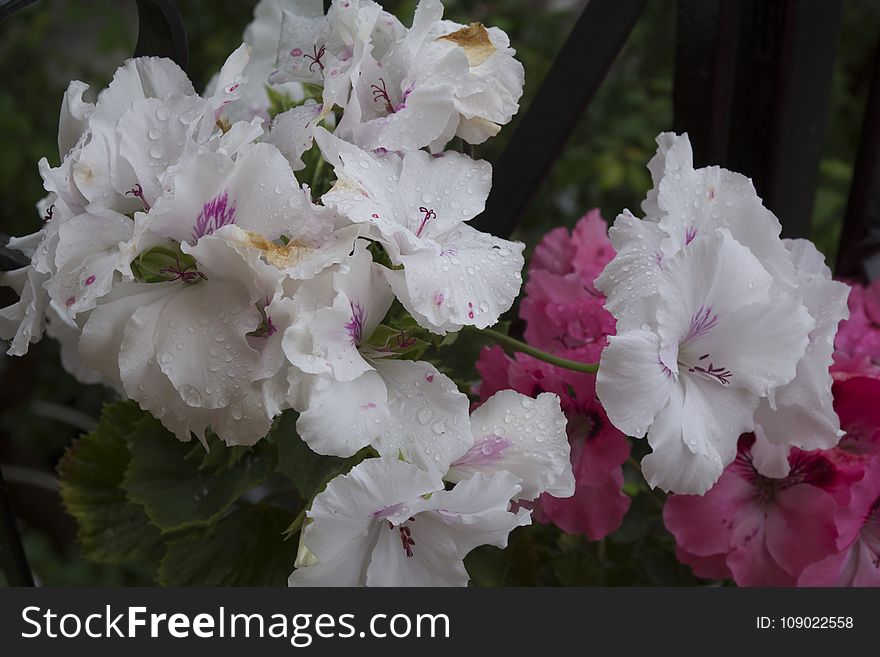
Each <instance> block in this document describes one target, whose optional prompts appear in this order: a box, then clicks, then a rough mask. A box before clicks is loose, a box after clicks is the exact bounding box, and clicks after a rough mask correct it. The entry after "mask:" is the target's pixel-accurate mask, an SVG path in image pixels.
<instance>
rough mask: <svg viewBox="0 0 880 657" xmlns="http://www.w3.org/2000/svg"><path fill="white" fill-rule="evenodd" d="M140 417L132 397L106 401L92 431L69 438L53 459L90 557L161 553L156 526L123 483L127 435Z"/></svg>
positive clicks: (153, 557)
mask: <svg viewBox="0 0 880 657" xmlns="http://www.w3.org/2000/svg"><path fill="white" fill-rule="evenodd" d="M144 416H145V413H144V412H143V411H142V410H141V409H139V408H138V407H137V404H135V403H133V402H119V403H116V404H113V405H111V406H106V407H105V408H104V412H103V413H102V414H101V420H100V422H99V423H98V426H97V427H96V429H95V431H93V432H92V433H90V434H88V435H86V436H83V437H81V438H79V439H78V440H77V441H76V442H74V443H73V445H71V446H70V447H69V448H68V450H67V451H66V452H65V454H64V456H63V457H62V459H61V462H60V463H59V464H58V473H59V475H60V477H61V497H62V499H63V500H64V506H65V507H66V508H67V510H68V512H69V513H70V514H71V515H72V516H73V517H74V518H76V520H77V523H78V524H79V541H80V543H81V544H82V547H83V552H84V554H85V556H86V557H87V558H89V559H91V560H92V561H98V562H102V563H124V562H144V561H146V562H154V563H157V564H158V561H159V558H160V557H161V543H162V536H161V534H160V532H159V530H158V529H157V528H156V527H154V526H153V525H151V524H150V521H149V518H148V517H147V514H146V512H145V511H144V508H143V507H142V506H140V505H138V504H134V503H132V502H131V501H129V500H128V499H127V498H126V495H125V489H124V488H123V487H122V482H123V478H124V476H125V471H126V469H127V468H128V465H129V461H130V455H129V451H128V445H127V444H126V436H127V435H128V434H129V433H131V432H133V431H134V426H135V425H136V423H137V422H139V421H140V420H142V419H143V418H144Z"/></svg>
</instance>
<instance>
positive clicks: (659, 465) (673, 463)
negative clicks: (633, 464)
mask: <svg viewBox="0 0 880 657" xmlns="http://www.w3.org/2000/svg"><path fill="white" fill-rule="evenodd" d="M683 402H684V399H683V392H682V391H681V389H680V388H679V387H678V386H676V387H675V388H674V392H673V394H672V396H671V397H670V400H669V404H668V405H667V406H666V408H664V409H663V410H662V411H661V412H660V414H659V415H658V416H657V419H656V421H655V422H654V424H653V425H651V431H650V432H649V433H648V442H649V443H650V444H651V449H653V452H652V453H651V454H648V455H647V456H646V457H645V458H643V459H642V473H643V474H644V475H645V480H646V481H647V482H648V484H649V485H650V486H651V487H652V488H654V487H659V488H661V489H663V490H666V491H672V492H675V493H681V494H688V495H702V494H703V493H705V492H706V491H707V490H709V489H710V488H711V487H712V485H713V484H714V483H715V482H716V481H718V478H719V477H720V476H721V472H722V470H723V469H724V466H723V465H722V463H721V459H720V457H719V456H718V455H717V454H714V453H712V454H698V453H695V452H693V451H691V450H690V449H689V448H688V446H687V445H685V443H684V440H682V436H681V430H682V420H683V414H682V408H683Z"/></svg>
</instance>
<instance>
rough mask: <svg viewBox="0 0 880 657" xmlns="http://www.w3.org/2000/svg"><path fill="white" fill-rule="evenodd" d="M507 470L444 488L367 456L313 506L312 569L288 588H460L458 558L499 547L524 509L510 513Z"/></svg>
mask: <svg viewBox="0 0 880 657" xmlns="http://www.w3.org/2000/svg"><path fill="white" fill-rule="evenodd" d="M520 490H521V489H520V484H519V480H518V479H517V478H516V477H515V476H514V475H512V474H510V473H509V472H503V471H502V472H498V473H497V474H495V475H493V476H491V477H488V476H486V475H484V474H482V473H477V474H474V475H473V476H472V477H470V478H469V479H466V480H464V481H462V482H461V483H459V484H457V485H456V486H455V487H454V488H453V489H452V490H449V491H447V490H444V486H443V481H442V480H441V479H440V477H439V475H437V474H429V473H428V472H425V471H424V470H421V469H419V468H417V467H416V466H414V465H410V464H409V463H405V462H403V461H399V460H397V459H395V458H376V459H367V460H366V461H363V462H362V463H360V464H359V465H357V466H355V467H354V468H353V469H352V471H351V472H350V473H349V474H347V475H345V476H342V477H338V478H336V479H334V480H333V481H331V482H330V483H329V484H328V485H327V488H326V489H325V490H324V492H322V493H320V494H319V495H318V496H317V497H316V498H315V499H314V501H313V502H312V506H311V509H310V510H309V511H308V514H307V515H308V518H309V519H310V522H309V524H308V525H306V527H305V528H304V529H303V537H302V541H303V544H304V545H305V547H306V548H307V549H308V550H309V552H310V553H311V558H310V559H309V560H308V561H309V562H310V563H312V565H308V566H304V567H301V568H299V569H297V570H295V571H294V572H293V574H292V575H291V576H290V580H289V582H290V585H291V586H365V585H366V586H465V585H466V584H467V582H468V579H469V578H468V574H467V571H466V570H465V568H464V563H463V559H464V557H465V556H466V555H467V554H468V552H470V551H471V550H472V549H474V548H475V547H477V546H480V545H496V546H498V547H506V545H507V537H508V534H510V532H511V531H512V530H513V529H514V528H516V527H518V526H520V525H526V524H528V523H529V512H528V511H526V510H525V509H519V510H518V511H517V512H516V513H512V512H511V511H509V508H510V501H511V499H513V498H514V497H516V496H517V495H518V494H519V492H520Z"/></svg>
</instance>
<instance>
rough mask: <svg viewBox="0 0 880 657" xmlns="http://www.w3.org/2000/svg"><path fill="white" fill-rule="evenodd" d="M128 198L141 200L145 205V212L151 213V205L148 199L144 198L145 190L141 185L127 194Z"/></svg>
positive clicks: (137, 185)
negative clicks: (132, 197)
mask: <svg viewBox="0 0 880 657" xmlns="http://www.w3.org/2000/svg"><path fill="white" fill-rule="evenodd" d="M125 195H126V196H134V197H135V198H138V199H140V201H141V203H143V205H144V210H146V211H147V212H149V211H150V204H149V203H147V199H145V198H144V188H143V187H141V185H140V183H137V184H136V185H135V186H134V187H132V188H131V189H129V190H128V191H127V192H125Z"/></svg>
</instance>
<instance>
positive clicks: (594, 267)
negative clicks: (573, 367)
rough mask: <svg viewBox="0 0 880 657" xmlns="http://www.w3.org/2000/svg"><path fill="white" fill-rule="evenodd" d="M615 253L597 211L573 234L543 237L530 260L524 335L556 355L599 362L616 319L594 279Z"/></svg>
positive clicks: (522, 309)
mask: <svg viewBox="0 0 880 657" xmlns="http://www.w3.org/2000/svg"><path fill="white" fill-rule="evenodd" d="M613 257H614V249H613V247H612V246H611V242H610V241H609V239H608V226H607V224H606V223H605V220H604V219H602V217H601V215H600V214H599V211H598V210H593V211H591V212H589V213H588V214H587V215H586V216H584V217H583V218H582V219H581V220H580V221H578V223H577V225H576V226H575V227H574V230H572V232H571V235H570V236H569V233H568V231H567V230H566V229H565V228H556V229H554V230H552V231H550V232H549V233H547V235H545V236H544V238H543V239H542V240H541V243H540V244H539V245H538V246H537V247H536V248H535V253H534V255H533V256H532V259H531V261H530V262H529V276H528V280H527V282H526V286H525V291H526V294H525V297H524V298H523V300H522V303H521V304H520V316H521V317H522V318H523V319H524V320H526V330H525V338H526V342H528V343H529V344H531V345H534V346H536V347H538V348H539V349H544V350H547V351H550V352H553V353H557V354H560V355H563V356H565V357H566V358H571V359H573V360H581V361H583V362H585V363H587V362H596V361H597V360H598V358H599V354H600V353H601V350H602V348H603V347H604V346H605V338H606V336H608V335H613V334H614V318H613V317H612V316H611V315H610V314H609V313H608V311H606V310H605V309H604V307H603V305H604V303H605V297H604V296H603V295H602V293H600V292H598V291H597V290H596V288H595V286H594V285H593V281H594V280H595V279H596V277H597V276H598V275H599V274H600V273H601V272H602V269H603V268H604V267H605V266H606V265H607V264H608V263H609V262H610V261H611V259H612V258H613Z"/></svg>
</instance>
